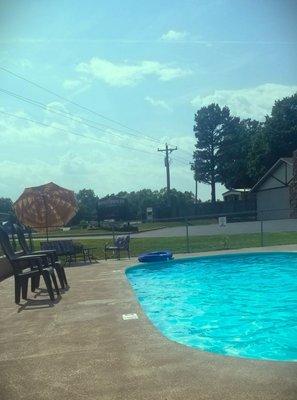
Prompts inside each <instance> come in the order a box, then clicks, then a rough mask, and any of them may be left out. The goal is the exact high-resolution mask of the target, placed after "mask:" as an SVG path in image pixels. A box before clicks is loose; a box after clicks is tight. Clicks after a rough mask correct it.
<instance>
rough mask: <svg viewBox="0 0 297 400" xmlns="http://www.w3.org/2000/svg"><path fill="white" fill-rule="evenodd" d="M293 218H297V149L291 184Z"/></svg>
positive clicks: (294, 156)
mask: <svg viewBox="0 0 297 400" xmlns="http://www.w3.org/2000/svg"><path fill="white" fill-rule="evenodd" d="M290 208H291V218H297V150H295V151H294V153H293V178H292V181H291V184H290Z"/></svg>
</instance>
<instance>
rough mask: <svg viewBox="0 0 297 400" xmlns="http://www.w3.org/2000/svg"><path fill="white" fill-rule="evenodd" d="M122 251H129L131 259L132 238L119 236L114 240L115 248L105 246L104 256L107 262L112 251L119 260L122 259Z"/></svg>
mask: <svg viewBox="0 0 297 400" xmlns="http://www.w3.org/2000/svg"><path fill="white" fill-rule="evenodd" d="M121 250H125V251H127V254H128V257H129V258H130V236H129V235H127V236H118V237H117V238H116V239H115V240H114V244H113V246H110V245H109V244H108V243H106V244H105V246H104V256H105V260H107V253H108V252H109V251H112V252H114V253H115V254H116V256H117V258H118V259H120V258H121Z"/></svg>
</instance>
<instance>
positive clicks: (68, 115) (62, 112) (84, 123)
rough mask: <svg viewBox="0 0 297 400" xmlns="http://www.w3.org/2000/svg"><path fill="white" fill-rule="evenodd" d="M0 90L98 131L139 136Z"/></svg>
mask: <svg viewBox="0 0 297 400" xmlns="http://www.w3.org/2000/svg"><path fill="white" fill-rule="evenodd" d="M0 92H2V93H5V94H7V95H9V96H11V97H14V98H16V99H18V100H21V101H23V102H25V103H28V104H31V105H33V106H36V107H39V108H41V109H43V110H45V111H49V112H51V113H54V114H58V115H61V116H62V117H64V118H67V119H69V120H72V121H75V122H77V123H81V124H83V125H86V126H88V127H90V128H93V129H96V130H98V131H100V132H104V133H106V130H107V129H112V130H116V131H119V132H123V133H124V134H127V135H133V136H137V138H139V136H138V135H134V134H131V133H129V132H125V131H121V130H119V129H117V128H114V127H109V126H108V125H103V124H98V125H99V126H104V127H106V129H105V130H103V129H100V128H98V127H97V126H94V125H91V124H89V123H87V122H82V121H89V122H92V123H95V124H97V122H96V121H92V120H89V119H86V118H83V117H80V116H78V117H76V116H75V115H74V114H72V113H69V112H66V111H62V110H53V109H51V108H50V107H48V105H46V104H44V103H41V102H39V101H36V100H33V99H30V98H28V97H24V96H21V95H19V94H17V93H13V92H10V91H9V90H5V89H2V88H0ZM77 118H79V119H81V121H80V120H78V119H77ZM108 133H109V134H111V135H115V136H118V137H121V138H122V137H123V136H122V135H119V134H117V133H114V132H110V131H109V132H108Z"/></svg>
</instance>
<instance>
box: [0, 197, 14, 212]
mask: <svg viewBox="0 0 297 400" xmlns="http://www.w3.org/2000/svg"><path fill="white" fill-rule="evenodd" d="M12 204H13V203H12V200H11V199H9V198H8V197H0V213H12V212H13V206H12Z"/></svg>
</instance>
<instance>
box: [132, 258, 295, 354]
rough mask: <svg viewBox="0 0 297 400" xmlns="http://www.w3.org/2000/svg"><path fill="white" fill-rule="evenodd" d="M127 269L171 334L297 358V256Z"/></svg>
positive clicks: (205, 344)
mask: <svg viewBox="0 0 297 400" xmlns="http://www.w3.org/2000/svg"><path fill="white" fill-rule="evenodd" d="M126 274H127V277H128V279H129V281H130V283H131V285H132V287H133V289H134V291H135V293H136V295H137V298H138V300H139V302H140V304H141V306H142V308H143V310H144V311H145V313H146V314H147V316H148V318H149V319H150V320H151V321H152V323H153V324H154V325H155V326H156V327H157V329H159V330H160V331H161V332H162V333H163V334H164V335H165V336H166V337H167V338H169V339H171V340H174V341H176V342H178V343H182V344H185V345H187V346H191V347H196V348H198V349H201V350H206V351H210V352H215V353H220V354H225V355H230V356H237V357H248V358H255V359H264V360H283V361H284V360H286V361H297V253H249V254H237V255H225V256H208V257H201V258H192V259H187V260H186V259H184V260H175V261H169V262H162V263H151V264H143V265H139V266H135V267H132V268H129V269H128V270H127V271H126Z"/></svg>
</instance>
